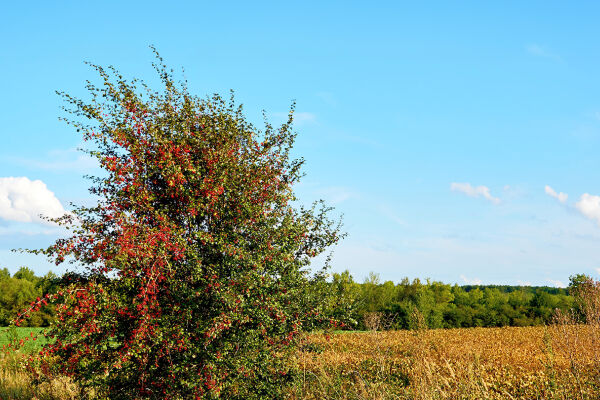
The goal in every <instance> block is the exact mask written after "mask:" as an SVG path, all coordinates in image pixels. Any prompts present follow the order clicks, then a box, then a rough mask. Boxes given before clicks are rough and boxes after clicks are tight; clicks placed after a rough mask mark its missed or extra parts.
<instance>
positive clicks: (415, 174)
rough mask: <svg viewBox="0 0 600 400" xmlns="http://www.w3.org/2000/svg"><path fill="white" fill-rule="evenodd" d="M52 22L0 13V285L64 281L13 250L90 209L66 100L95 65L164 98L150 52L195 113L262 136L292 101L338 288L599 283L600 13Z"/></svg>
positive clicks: (274, 5) (158, 8) (306, 14)
mask: <svg viewBox="0 0 600 400" xmlns="http://www.w3.org/2000/svg"><path fill="white" fill-rule="evenodd" d="M51 3H58V2H36V1H33V2H28V3H27V4H24V5H21V4H18V3H17V2H13V3H11V4H6V5H4V6H3V10H2V17H1V19H2V23H1V24H0V50H1V51H0V93H1V94H2V96H0V117H1V119H2V122H3V123H2V125H1V126H0V139H1V142H0V143H1V144H0V267H7V268H9V270H11V271H12V272H14V271H16V269H17V268H18V267H19V266H20V265H28V266H30V267H31V268H33V269H34V270H35V271H36V272H38V273H45V272H47V271H48V270H49V269H52V270H54V271H56V272H61V271H62V270H63V268H57V267H56V266H52V265H50V264H48V263H47V262H45V261H44V260H43V259H42V258H39V257H33V256H25V255H21V254H14V253H11V252H10V249H12V248H19V247H29V248H36V247H42V246H46V245H48V244H50V243H52V241H53V240H54V239H55V238H56V237H57V236H58V235H60V234H61V232H60V231H59V230H58V229H57V228H56V227H53V226H50V225H47V224H44V223H43V222H42V221H39V220H38V219H37V218H36V215H37V214H38V213H39V212H45V213H46V214H53V213H59V212H60V211H61V210H62V209H68V208H69V204H70V203H71V202H73V203H76V204H82V203H83V204H87V203H89V202H90V201H91V199H90V197H89V195H88V193H87V187H88V184H89V182H88V181H86V180H84V179H83V178H82V176H83V175H84V174H90V173H91V174H93V173H94V171H95V170H94V164H93V163H91V162H90V161H89V160H87V159H86V158H85V157H83V156H82V154H80V153H78V152H77V151H76V150H75V149H76V148H77V147H78V145H79V144H80V137H79V136H78V134H77V133H76V132H75V131H74V130H72V129H70V128H69V127H68V126H66V125H65V124H63V123H61V122H60V121H58V117H59V116H61V115H62V112H61V110H60V106H61V100H60V98H59V97H58V96H57V95H56V94H55V93H54V91H55V90H64V91H66V92H68V93H71V94H74V95H81V96H85V91H84V85H85V80H86V79H94V78H95V76H94V74H93V71H92V70H91V69H90V68H89V67H87V66H85V65H84V64H83V61H91V62H94V63H97V64H101V65H109V64H112V65H115V66H117V67H118V68H119V69H120V70H121V71H122V72H123V73H124V74H125V75H126V76H129V77H133V76H135V77H139V78H142V79H144V80H146V81H148V82H150V83H156V77H155V76H154V75H153V70H152V68H151V62H152V60H153V58H152V53H151V51H150V50H149V48H148V45H150V44H154V45H155V46H156V47H157V48H158V50H159V51H160V52H161V54H162V55H163V57H164V58H165V60H166V61H167V63H168V64H169V65H170V66H171V67H173V68H174V69H176V70H178V69H180V68H181V67H184V68H185V75H186V77H187V79H188V81H189V82H190V87H191V89H192V91H193V92H194V93H196V94H198V95H201V96H204V95H206V94H210V93H213V92H219V93H223V94H226V93H227V92H228V91H229V89H234V90H235V91H236V96H237V99H238V101H240V102H242V103H244V105H245V107H246V110H247V114H248V117H249V118H250V119H251V120H253V121H256V122H260V121H261V118H260V111H261V110H262V109H265V110H266V111H267V113H268V114H269V115H270V116H271V119H272V120H273V121H275V122H277V121H280V120H282V118H283V115H285V113H286V111H287V109H288V107H289V105H290V103H291V101H292V100H294V99H295V100H296V102H297V110H298V113H297V124H296V128H297V131H298V133H299V135H298V140H297V144H296V147H295V153H296V155H298V156H302V157H304V158H305V159H306V168H305V171H306V173H307V176H306V178H305V179H304V181H303V182H302V183H301V185H300V186H299V187H298V188H297V193H298V195H299V197H300V199H301V201H302V202H303V203H310V202H312V201H313V200H315V199H319V198H323V199H325V200H326V201H328V202H329V203H330V204H332V205H334V206H335V207H336V212H337V213H338V214H344V222H345V230H346V231H347V232H348V237H347V238H346V239H345V240H344V241H343V242H342V243H341V244H340V245H339V246H338V247H337V248H336V249H335V253H334V258H333V270H334V271H342V270H344V269H349V270H350V271H351V272H352V274H353V275H354V276H355V277H356V278H357V279H358V280H362V279H363V278H364V277H365V276H366V275H367V274H368V273H369V271H375V272H377V273H379V274H380V276H381V278H382V279H384V280H388V279H390V280H395V281H398V280H400V279H401V278H403V277H405V276H408V277H410V278H413V277H420V278H427V277H429V278H432V279H434V280H441V281H444V282H448V283H455V282H456V283H459V284H463V283H477V282H482V283H498V284H534V285H558V286H560V285H564V284H566V283H568V277H569V276H570V275H572V274H575V273H586V274H589V275H592V276H595V277H597V276H598V274H599V271H600V246H599V245H600V225H599V224H600V197H598V196H600V184H599V182H600V181H599V179H598V178H599V177H600V153H599V151H598V149H600V90H599V89H600V75H599V73H598V67H599V66H600V51H599V50H600V42H599V41H598V37H600V25H599V24H598V23H597V16H598V15H599V12H600V5H599V4H598V3H597V2H587V3H586V2H578V3H577V4H576V5H574V3H570V4H568V3H564V2H562V3H560V2H549V1H543V2H542V1H540V2H534V1H531V2H498V3H497V4H490V3H489V2H458V3H452V4H450V3H447V2H427V3H425V2H418V4H417V3H415V4H408V3H405V4H400V2H378V3H368V4H367V3H365V2H310V1H305V2H299V3H297V4H292V3H290V2H285V3H284V2H271V3H268V2H264V3H260V2H237V3H234V2H187V3H186V2H173V4H172V3H166V2H164V1H162V2H153V1H144V2H112V1H106V2H102V3H98V2H96V3H91V2H90V3H87V2H60V4H51ZM84 3H85V4H84ZM38 181H39V182H38ZM86 202H87V203H86Z"/></svg>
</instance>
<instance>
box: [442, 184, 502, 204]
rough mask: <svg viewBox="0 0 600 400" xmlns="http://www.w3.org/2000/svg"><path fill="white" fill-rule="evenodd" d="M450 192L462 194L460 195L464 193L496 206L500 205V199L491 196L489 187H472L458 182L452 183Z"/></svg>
mask: <svg viewBox="0 0 600 400" xmlns="http://www.w3.org/2000/svg"><path fill="white" fill-rule="evenodd" d="M450 190H452V191H453V192H460V193H464V194H466V195H467V196H469V197H475V198H477V197H483V198H484V199H486V200H488V201H490V202H492V203H494V204H499V203H500V199H499V198H497V197H494V196H492V195H491V193H490V189H489V188H488V187H487V186H471V184H470V183H466V182H465V183H457V182H452V183H451V184H450Z"/></svg>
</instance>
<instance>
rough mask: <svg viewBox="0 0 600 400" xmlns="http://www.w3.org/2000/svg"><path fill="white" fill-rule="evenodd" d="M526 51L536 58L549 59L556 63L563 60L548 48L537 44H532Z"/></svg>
mask: <svg viewBox="0 0 600 400" xmlns="http://www.w3.org/2000/svg"><path fill="white" fill-rule="evenodd" d="M525 49H526V50H527V52H528V53H529V54H531V55H533V56H536V57H542V58H549V59H552V60H556V61H560V60H561V58H560V56H559V55H558V54H556V53H555V52H553V51H552V50H550V49H549V48H548V47H546V46H542V45H539V44H536V43H530V44H528V45H527V46H525Z"/></svg>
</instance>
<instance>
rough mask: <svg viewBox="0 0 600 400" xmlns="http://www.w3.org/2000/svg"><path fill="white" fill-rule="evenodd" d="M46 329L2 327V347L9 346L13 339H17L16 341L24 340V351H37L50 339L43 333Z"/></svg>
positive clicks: (0, 330) (0, 339) (0, 336)
mask: <svg viewBox="0 0 600 400" xmlns="http://www.w3.org/2000/svg"><path fill="white" fill-rule="evenodd" d="M44 329H45V328H32V327H14V326H13V327H7V328H0V348H2V346H8V345H9V343H10V342H11V341H15V339H16V343H20V341H21V340H23V346H21V347H22V349H23V351H24V352H33V351H37V350H39V349H40V348H41V347H42V346H43V345H44V344H45V343H47V342H48V339H47V338H46V337H44V335H43V332H44ZM34 338H35V340H34Z"/></svg>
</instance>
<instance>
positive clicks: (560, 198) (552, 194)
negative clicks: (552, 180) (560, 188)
mask: <svg viewBox="0 0 600 400" xmlns="http://www.w3.org/2000/svg"><path fill="white" fill-rule="evenodd" d="M544 191H545V192H546V194H547V195H548V196H550V197H554V198H555V199H557V200H558V201H560V202H561V203H563V204H565V203H566V202H567V199H568V198H569V195H568V194H566V193H563V192H560V193H556V191H555V190H554V189H552V188H551V187H550V186H548V185H546V186H545V187H544Z"/></svg>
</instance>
